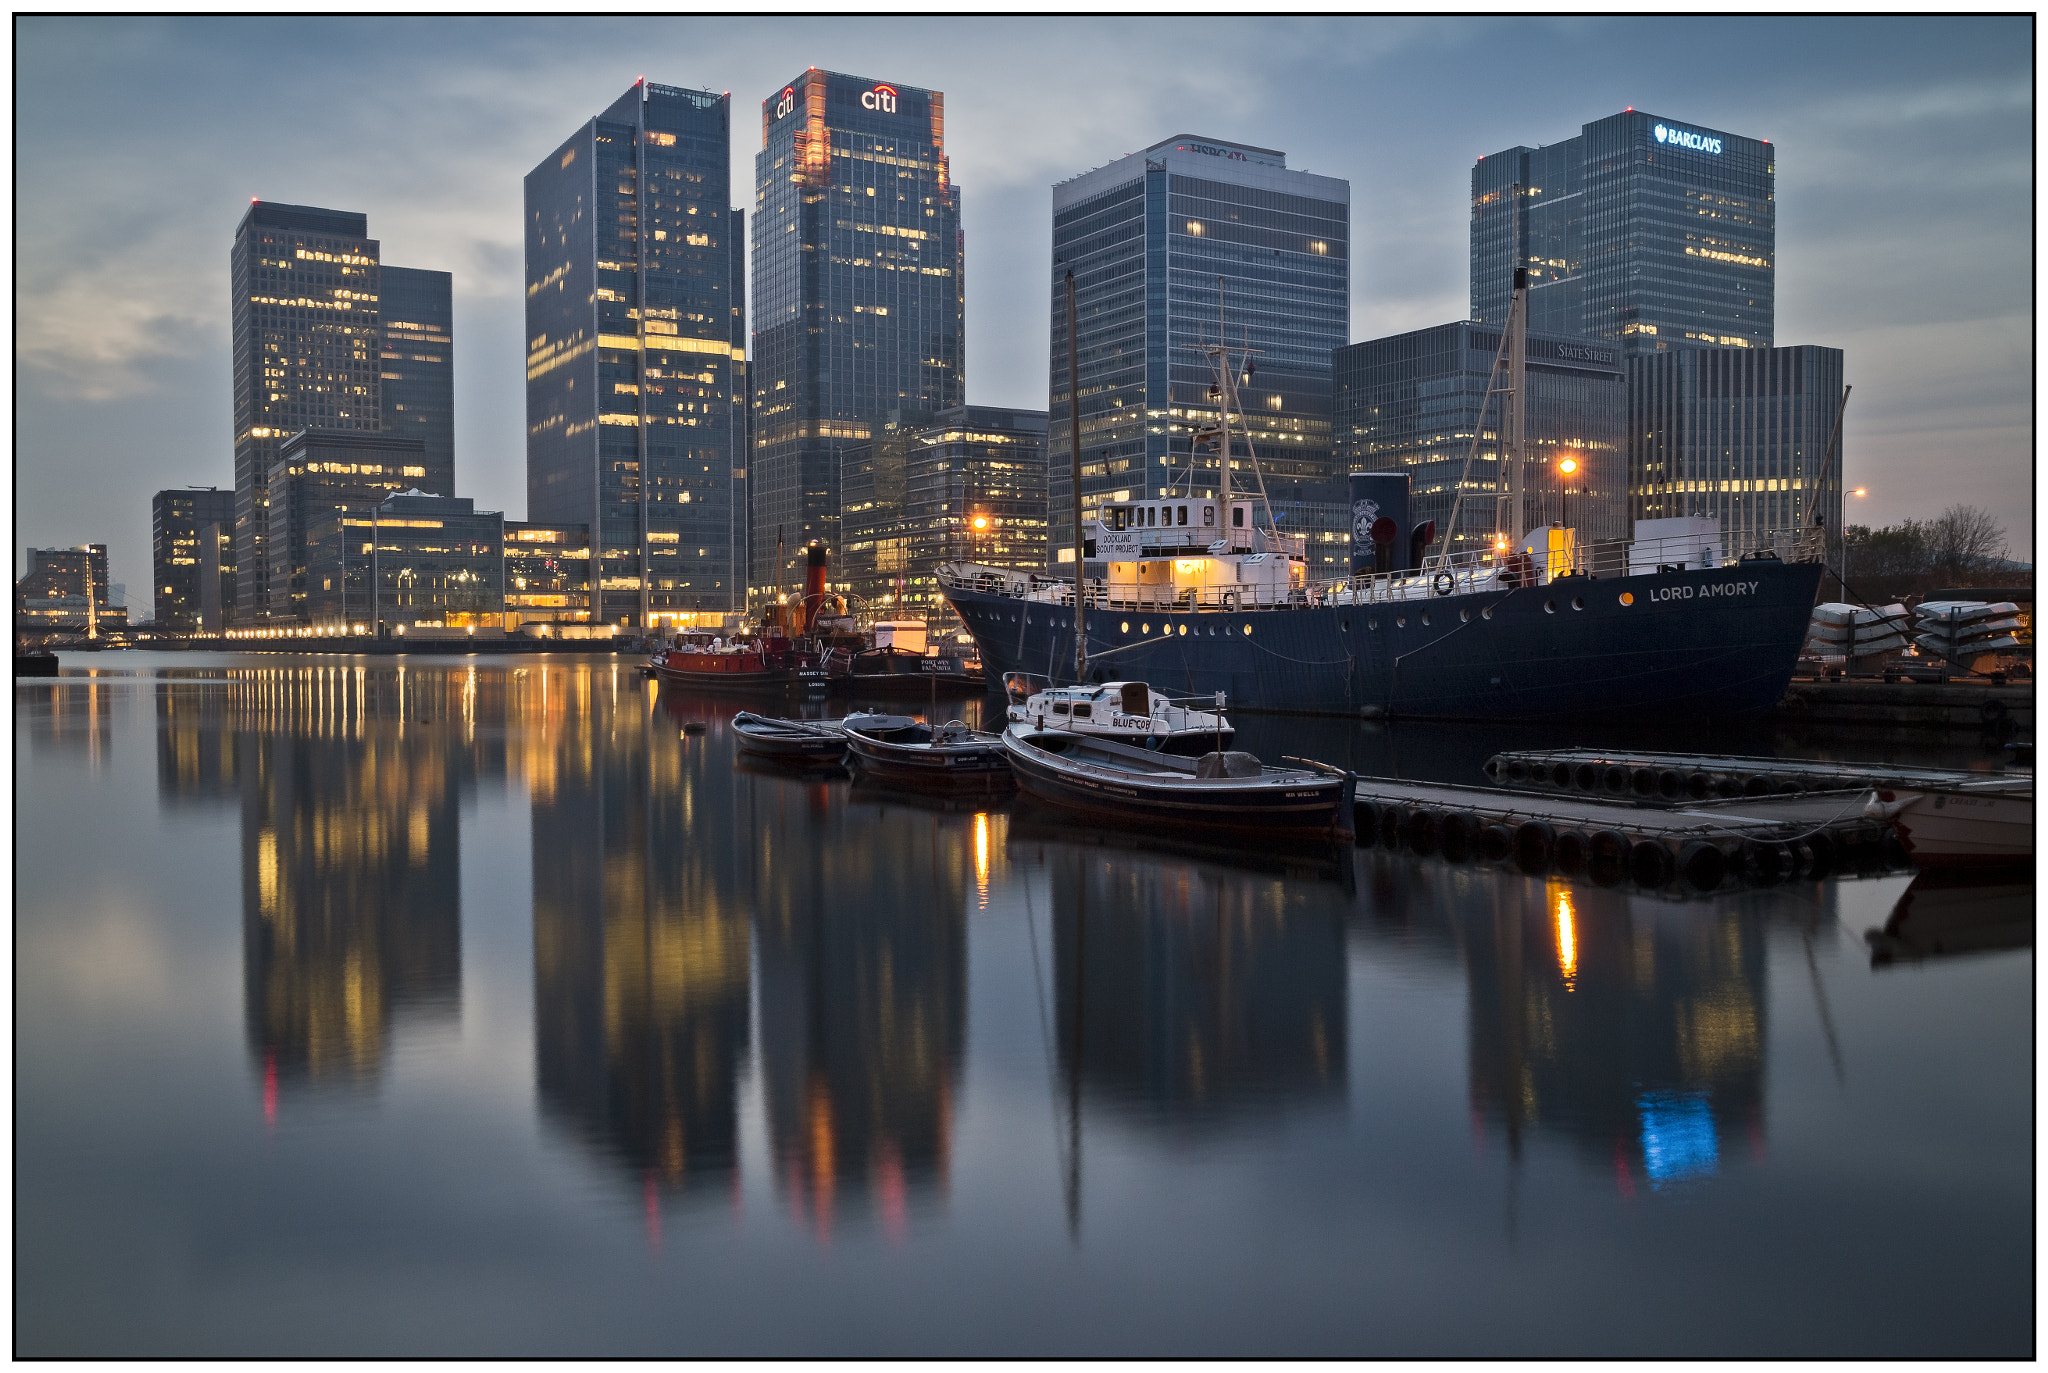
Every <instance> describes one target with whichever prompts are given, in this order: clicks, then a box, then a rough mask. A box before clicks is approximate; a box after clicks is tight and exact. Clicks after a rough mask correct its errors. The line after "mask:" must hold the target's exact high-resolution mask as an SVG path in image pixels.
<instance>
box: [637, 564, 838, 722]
mask: <svg viewBox="0 0 2048 1373" xmlns="http://www.w3.org/2000/svg"><path fill="white" fill-rule="evenodd" d="M831 600H832V598H830V597H828V596H827V595H826V593H825V548H824V545H823V544H817V543H814V544H812V545H811V546H810V549H809V552H808V557H807V558H806V561H805V567H804V598H803V601H802V603H801V604H800V605H793V606H792V605H780V604H778V605H772V606H770V607H768V613H767V615H766V616H764V617H763V619H762V623H761V628H760V631H759V632H758V633H757V634H755V635H754V636H753V637H752V638H751V639H746V640H735V641H734V642H732V643H730V644H727V643H725V642H723V641H720V640H715V639H714V640H713V641H712V642H711V643H710V645H708V646H699V645H697V644H692V643H685V644H682V645H679V646H677V647H675V648H670V649H665V650H663V651H661V652H659V653H656V654H655V655H654V657H653V658H652V659H651V660H650V662H649V666H650V667H651V668H652V669H653V670H654V676H655V678H656V679H657V680H659V681H661V682H663V683H664V684H666V685H669V686H677V687H686V688H689V689H691V690H700V691H714V692H732V691H772V692H777V693H781V694H786V695H794V696H802V697H804V698H806V699H817V700H822V699H824V697H825V694H826V692H827V690H828V689H829V686H830V683H829V680H828V678H827V675H826V672H825V663H824V659H823V656H822V655H821V654H820V653H819V651H818V647H817V644H816V642H815V641H814V639H813V638H812V634H813V627H814V626H815V625H816V623H817V621H818V620H819V619H821V618H822V616H823V613H824V612H825V610H826V608H827V606H828V603H829V602H830V601H831Z"/></svg>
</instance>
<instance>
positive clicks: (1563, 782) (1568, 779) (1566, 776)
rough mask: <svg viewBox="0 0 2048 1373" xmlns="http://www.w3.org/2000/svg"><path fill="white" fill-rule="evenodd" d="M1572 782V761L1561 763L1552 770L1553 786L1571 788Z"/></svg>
mask: <svg viewBox="0 0 2048 1373" xmlns="http://www.w3.org/2000/svg"><path fill="white" fill-rule="evenodd" d="M1571 784H1572V765H1571V764H1570V763H1559V764H1558V765H1557V766H1556V767H1554V768H1552V769H1551V770H1550V785H1552V786H1553V787H1564V788H1566V789H1567V790H1569V789H1570V787H1571Z"/></svg>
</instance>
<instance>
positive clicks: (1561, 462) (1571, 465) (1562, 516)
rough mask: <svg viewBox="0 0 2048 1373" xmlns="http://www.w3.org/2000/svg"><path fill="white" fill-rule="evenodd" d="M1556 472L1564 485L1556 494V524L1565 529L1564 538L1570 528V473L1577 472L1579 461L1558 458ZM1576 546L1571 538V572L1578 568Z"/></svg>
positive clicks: (1576, 543)
mask: <svg viewBox="0 0 2048 1373" xmlns="http://www.w3.org/2000/svg"><path fill="white" fill-rule="evenodd" d="M1557 470H1558V473H1559V475H1561V476H1562V477H1563V478H1564V485H1563V486H1562V487H1560V488H1559V490H1558V493H1557V522H1558V523H1559V524H1561V525H1563V526H1564V527H1565V531H1566V536H1567V537H1570V532H1571V527H1572V473H1574V472H1576V471H1578V470H1579V460H1578V459H1577V458H1569V457H1567V458H1560V459H1558V462H1557ZM1578 545H1579V541H1578V540H1577V539H1576V538H1573V539H1572V541H1571V560H1572V566H1573V570H1576V569H1577V566H1578V561H1579V557H1578V554H1579V547H1578Z"/></svg>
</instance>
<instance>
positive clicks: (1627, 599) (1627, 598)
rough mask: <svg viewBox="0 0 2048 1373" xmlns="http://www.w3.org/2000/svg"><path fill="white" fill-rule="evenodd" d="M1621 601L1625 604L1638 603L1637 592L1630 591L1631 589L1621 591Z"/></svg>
mask: <svg viewBox="0 0 2048 1373" xmlns="http://www.w3.org/2000/svg"><path fill="white" fill-rule="evenodd" d="M1621 603H1622V604H1623V605H1634V604H1635V603H1636V598H1635V593H1633V592H1630V591H1624V592H1622V593H1621Z"/></svg>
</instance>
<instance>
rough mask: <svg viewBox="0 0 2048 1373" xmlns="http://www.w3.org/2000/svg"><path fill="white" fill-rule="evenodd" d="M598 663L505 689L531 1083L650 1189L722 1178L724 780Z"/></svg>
mask: <svg viewBox="0 0 2048 1373" xmlns="http://www.w3.org/2000/svg"><path fill="white" fill-rule="evenodd" d="M651 691H652V688H651V687H650V686H646V685H643V684H642V683H641V682H640V681H639V679H638V678H629V679H627V680H626V681H625V682H623V683H622V682H620V681H619V680H618V679H617V675H616V674H615V673H613V672H611V671H609V670H608V667H607V666H594V667H593V666H580V665H579V666H575V667H569V668H566V669H565V668H562V667H542V668H537V669H535V670H534V671H533V672H532V673H530V674H529V677H528V680H527V681H526V682H525V683H524V685H523V687H522V692H521V705H522V708H523V709H524V713H525V728H524V731H523V737H524V738H525V739H526V740H527V749H526V752H525V753H524V754H523V755H522V756H520V757H518V758H516V759H514V760H513V766H514V767H515V768H516V769H517V770H519V771H521V772H523V773H524V775H525V777H526V780H527V784H528V788H529V791H530V793H531V796H532V802H533V961H534V1052H535V1058H536V1072H537V1075H538V1078H539V1083H540V1092H541V1099H542V1101H543V1102H544V1103H545V1105H546V1107H547V1108H548V1110H549V1111H550V1112H551V1113H553V1114H555V1115H556V1116H557V1117H559V1118H562V1119H564V1120H566V1121H568V1122H570V1123H571V1124H572V1125H573V1126H575V1127H576V1128H577V1129H578V1130H579V1131H580V1132H581V1133H583V1134H584V1136H585V1137H586V1138H588V1139H590V1140H591V1141H592V1142H594V1143H595V1144H597V1145H598V1146H599V1147H600V1148H602V1149H604V1150H606V1151H607V1152H609V1153H612V1154H613V1155H615V1156H616V1157H617V1158H619V1159H620V1161H621V1162H622V1163H624V1164H625V1166H626V1167H628V1168H629V1169H631V1170H632V1171H633V1172H634V1173H635V1175H636V1176H638V1177H639V1178H641V1179H644V1180H645V1183H646V1185H647V1187H648V1188H649V1189H650V1195H652V1191H653V1189H657V1188H659V1189H678V1188H680V1189H689V1188H692V1187H694V1186H696V1185H699V1184H705V1183H716V1184H719V1185H720V1186H721V1187H731V1186H732V1185H734V1184H735V1183H736V1181H737V1179H738V1168H739V1129H738V1119H739V1116H738V1102H737V1093H738V1080H739V1073H740V1067H741V1064H742V1063H743V1062H744V1060H745V1058H746V1055H747V1051H748V1024H747V1021H748V961H749V953H750V949H749V932H748V926H747V920H746V915H745V909H746V907H745V894H744V890H743V889H742V888H741V887H740V885H739V871H740V870H739V863H740V859H739V856H738V855H739V836H738V835H737V833H736V831H735V825H734V816H733V806H732V796H731V790H732V783H731V781H730V780H729V779H728V777H727V773H726V769H724V768H723V767H709V766H704V762H705V760H704V759H703V758H702V756H701V749H700V748H698V747H697V744H698V741H694V740H693V741H688V743H687V744H685V742H684V741H682V740H679V739H678V738H677V737H676V733H677V731H676V730H675V729H674V728H673V726H672V725H671V723H670V722H669V720H668V718H667V716H666V715H665V714H663V713H660V712H657V711H654V710H652V709H650V707H649V702H648V699H647V698H648V695H649V693H650V692H651Z"/></svg>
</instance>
